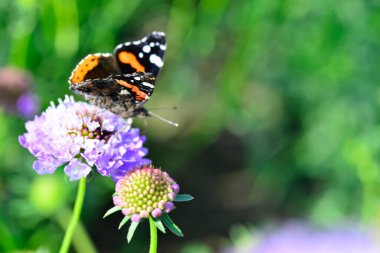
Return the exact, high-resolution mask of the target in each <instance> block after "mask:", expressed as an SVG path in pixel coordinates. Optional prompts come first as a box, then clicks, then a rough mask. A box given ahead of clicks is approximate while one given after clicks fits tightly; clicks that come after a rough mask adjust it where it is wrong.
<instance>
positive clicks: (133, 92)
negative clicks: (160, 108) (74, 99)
mask: <svg viewBox="0 0 380 253" xmlns="http://www.w3.org/2000/svg"><path fill="white" fill-rule="evenodd" d="M154 84H155V78H154V76H153V75H152V74H150V73H144V72H135V73H132V74H125V75H111V76H108V77H106V78H96V79H88V80H85V81H83V82H80V83H77V84H76V85H75V89H73V91H74V92H76V93H78V94H80V95H83V96H85V98H86V99H87V100H89V101H90V102H91V103H93V104H95V105H97V106H99V107H102V108H105V109H108V110H110V111H111V112H113V113H115V114H118V115H120V116H121V117H124V118H128V117H132V116H138V115H139V116H142V114H143V113H145V114H144V116H148V114H147V112H146V111H145V109H143V108H142V105H143V104H144V103H145V102H146V101H148V99H149V98H150V96H151V95H152V93H153V90H154Z"/></svg>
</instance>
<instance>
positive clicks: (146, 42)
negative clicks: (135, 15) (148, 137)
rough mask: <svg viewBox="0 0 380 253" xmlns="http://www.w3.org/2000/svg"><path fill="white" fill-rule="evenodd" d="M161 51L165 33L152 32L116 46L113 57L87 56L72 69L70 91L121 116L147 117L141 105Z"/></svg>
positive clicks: (158, 67)
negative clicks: (139, 38)
mask: <svg viewBox="0 0 380 253" xmlns="http://www.w3.org/2000/svg"><path fill="white" fill-rule="evenodd" d="M165 50H166V40H165V34H164V33H162V32H152V33H150V34H148V35H147V36H146V37H144V38H142V39H141V40H137V41H133V42H126V43H124V44H120V45H118V46H117V47H116V48H115V50H114V53H113V54H99V53H98V54H90V55H88V56H86V57H85V58H84V59H83V60H82V61H80V62H79V64H78V65H77V66H76V68H75V69H74V70H73V72H72V74H71V76H70V78H69V84H70V89H71V90H72V91H74V92H75V93H77V94H79V95H82V96H84V97H85V98H86V99H87V100H88V101H90V102H91V103H93V104H95V105H97V106H100V107H102V108H105V109H107V110H110V111H111V112H113V113H115V114H117V115H120V116H121V117H124V118H129V117H147V116H149V112H148V111H147V110H146V109H145V108H143V105H144V104H145V103H146V102H147V101H148V99H149V98H150V96H151V95H152V93H153V90H154V87H155V80H156V77H157V75H158V74H159V71H160V70H161V68H162V66H163V57H164V53H165Z"/></svg>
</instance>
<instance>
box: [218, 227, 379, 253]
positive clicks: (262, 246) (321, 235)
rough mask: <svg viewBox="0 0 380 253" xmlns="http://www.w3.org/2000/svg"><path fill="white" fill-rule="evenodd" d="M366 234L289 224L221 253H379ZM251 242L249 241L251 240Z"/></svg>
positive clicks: (343, 229)
mask: <svg viewBox="0 0 380 253" xmlns="http://www.w3.org/2000/svg"><path fill="white" fill-rule="evenodd" d="M373 239H374V238H371V236H370V234H369V233H368V232H365V231H363V230H360V229H358V228H353V227H343V228H334V229H315V228H312V227H310V226H306V225H304V224H301V223H290V224H287V225H285V226H284V227H282V228H280V229H278V230H277V231H274V232H272V233H269V234H267V235H264V236H263V237H262V238H261V239H259V242H257V236H252V240H253V241H255V243H251V245H245V246H244V245H240V247H239V245H238V246H237V247H234V248H230V249H228V250H225V251H222V252H223V253H304V252H307V253H321V252H323V253H362V252H366V253H379V252H380V245H378V244H377V243H376V241H375V240H373ZM251 242H252V241H251Z"/></svg>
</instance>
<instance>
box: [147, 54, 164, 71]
mask: <svg viewBox="0 0 380 253" xmlns="http://www.w3.org/2000/svg"><path fill="white" fill-rule="evenodd" d="M149 61H150V62H151V63H153V64H155V65H156V66H157V67H159V68H161V67H162V66H163V65H164V62H163V61H162V59H161V58H160V57H159V56H157V55H155V54H152V55H151V56H150V57H149Z"/></svg>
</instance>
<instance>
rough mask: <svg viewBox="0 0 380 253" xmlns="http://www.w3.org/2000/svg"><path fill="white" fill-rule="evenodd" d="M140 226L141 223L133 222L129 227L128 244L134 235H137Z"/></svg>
mask: <svg viewBox="0 0 380 253" xmlns="http://www.w3.org/2000/svg"><path fill="white" fill-rule="evenodd" d="M138 225H139V222H132V223H131V225H130V226H129V229H128V234H127V240H128V243H130V242H131V240H132V237H133V234H134V233H135V231H136V228H137V226H138Z"/></svg>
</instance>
